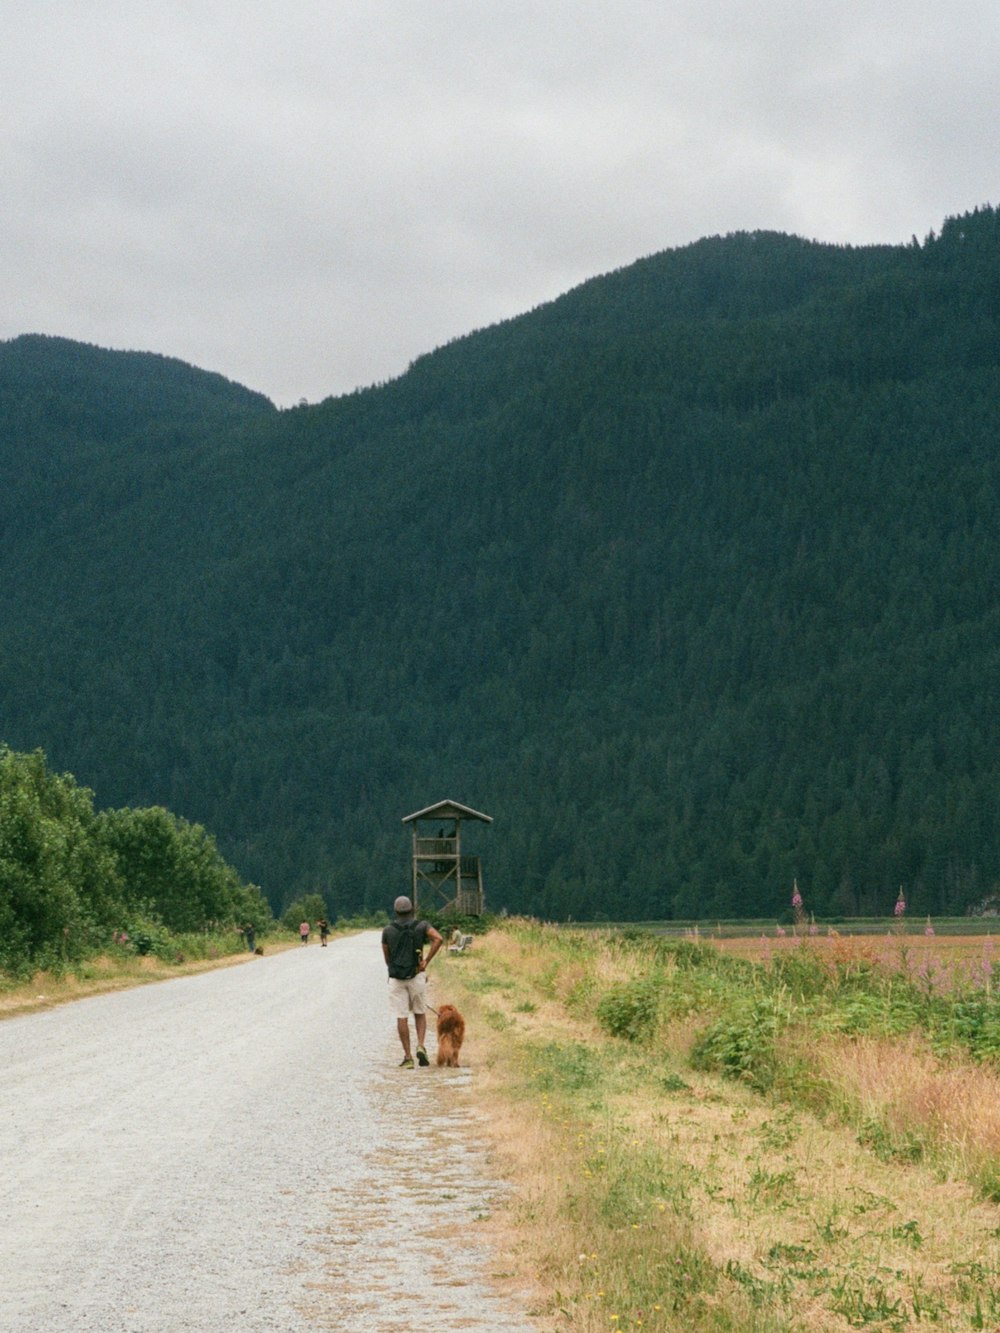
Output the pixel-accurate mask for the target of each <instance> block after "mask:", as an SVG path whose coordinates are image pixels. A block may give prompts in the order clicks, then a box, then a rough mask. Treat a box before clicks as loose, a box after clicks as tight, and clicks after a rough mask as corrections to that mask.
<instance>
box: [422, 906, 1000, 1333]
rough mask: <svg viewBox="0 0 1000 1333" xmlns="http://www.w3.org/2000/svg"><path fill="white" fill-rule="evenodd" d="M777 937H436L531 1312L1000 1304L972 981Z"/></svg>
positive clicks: (834, 1320)
mask: <svg viewBox="0 0 1000 1333" xmlns="http://www.w3.org/2000/svg"><path fill="white" fill-rule="evenodd" d="M792 959H793V961H791V962H789V963H780V962H779V963H778V964H777V966H776V965H775V960H774V959H773V958H772V959H770V960H768V961H766V962H765V961H757V962H755V961H752V960H748V959H745V958H742V959H741V958H731V957H725V956H724V955H723V954H722V953H721V952H720V951H719V950H718V949H716V948H714V947H712V946H709V945H704V944H691V943H690V942H686V941H664V940H659V941H658V940H655V939H652V940H651V939H649V938H646V937H643V938H635V937H633V938H630V937H628V936H627V935H626V936H622V935H621V934H612V933H609V932H605V933H600V932H593V931H589V932H567V931H566V930H564V929H558V930H557V929H553V928H548V927H543V926H539V925H537V924H534V923H525V922H513V923H510V925H509V926H508V927H506V928H505V929H503V930H495V931H493V932H492V933H491V934H490V935H488V936H487V937H485V938H484V939H481V940H477V942H476V946H475V948H474V949H473V950H472V951H471V952H470V953H469V954H467V955H463V956H460V957H456V958H446V959H443V960H442V967H441V972H440V975H439V978H438V982H437V992H438V996H439V998H441V999H445V998H447V999H457V1000H458V1001H459V1003H460V1004H461V1006H462V1008H463V1009H464V1011H465V1013H466V1018H467V1020H468V1021H469V1028H470V1041H469V1043H468V1055H469V1063H470V1064H473V1065H475V1067H476V1079H475V1082H474V1085H473V1088H474V1095H475V1097H476V1099H477V1102H478V1106H479V1109H480V1111H481V1114H482V1121H481V1124H482V1127H483V1129H484V1130H485V1132H487V1133H488V1135H489V1136H490V1139H491V1142H492V1144H493V1146H494V1150H495V1153H496V1156H497V1165H498V1169H499V1170H500V1171H502V1172H503V1173H504V1174H505V1175H507V1176H508V1177H509V1178H510V1179H511V1180H513V1181H514V1182H515V1183H516V1189H515V1191H514V1193H513V1195H512V1198H511V1202H510V1204H509V1206H508V1207H507V1208H505V1209H503V1210H501V1211H500V1212H499V1213H498V1214H497V1215H496V1216H495V1217H494V1219H493V1221H492V1225H493V1226H494V1227H495V1229H496V1239H497V1245H498V1253H500V1254H503V1255H505V1256H506V1257H505V1259H504V1260H503V1261H502V1263H501V1267H502V1268H503V1269H504V1271H505V1272H507V1273H509V1275H510V1276H511V1277H512V1278H514V1279H516V1280H517V1281H519V1282H520V1283H522V1284H525V1283H531V1282H534V1283H535V1284H536V1287H537V1289H538V1291H539V1296H538V1303H537V1314H538V1318H539V1322H540V1325H541V1326H542V1327H544V1328H551V1329H556V1328H560V1329H561V1328H574V1329H583V1330H598V1329H605V1330H606V1329H624V1328H643V1329H646V1330H651V1329H652V1330H681V1329H683V1330H691V1331H692V1333H697V1331H698V1330H734V1331H735V1330H739V1331H740V1333H749V1331H750V1330H759V1331H760V1333H766V1331H767V1330H775V1331H777V1330H826V1329H831V1330H832V1329H848V1328H859V1327H869V1328H883V1329H902V1328H909V1327H912V1326H916V1325H918V1324H936V1325H937V1326H938V1327H942V1328H947V1329H963V1328H970V1329H975V1328H980V1329H994V1328H997V1327H1000V1209H998V1208H997V1206H996V1203H995V1202H994V1201H993V1200H992V1198H991V1197H990V1195H991V1193H992V1191H991V1186H990V1180H991V1171H995V1167H996V1160H997V1159H996V1153H997V1148H998V1146H1000V1140H994V1139H993V1138H992V1137H991V1136H992V1134H993V1128H992V1127H993V1126H995V1125H996V1123H997V1111H996V1107H997V1106H998V1105H1000V1097H998V1093H1000V1082H998V1078H997V1074H996V1072H995V1069H994V1066H993V1065H992V1063H991V1061H992V1058H993V1057H992V1054H991V1053H990V1043H991V1040H992V1038H991V1037H990V1035H989V1028H990V1023H991V1022H992V1018H993V1013H992V1008H991V1005H992V998H991V996H989V995H988V994H978V995H977V994H973V993H971V992H970V991H968V990H965V991H961V990H959V991H956V992H955V993H954V994H953V995H952V996H951V997H950V998H946V997H945V996H944V995H942V994H941V993H939V991H932V993H931V994H926V993H924V992H921V990H920V988H919V986H916V985H915V984H914V982H913V981H912V979H908V978H907V977H906V976H904V975H903V974H902V973H900V972H899V971H898V970H897V971H895V972H892V971H891V970H889V971H886V970H883V969H880V968H872V967H869V965H868V962H866V960H865V959H863V958H861V959H857V958H855V959H851V958H849V957H848V958H844V959H841V960H840V961H838V962H836V964H835V965H833V966H831V963H830V960H829V959H824V958H817V957H816V956H815V955H810V956H808V957H800V956H799V955H798V954H795V955H793V956H792ZM970 1005H971V1006H972V1007H971V1009H970V1007H969V1006H970ZM977 1005H978V1006H979V1007H978V1009H977V1008H976V1006H977ZM977 1042H978V1043H979V1045H978V1048H977ZM904 1103H905V1106H906V1115H905V1118H904V1116H903V1111H902V1109H901V1108H903V1106H904Z"/></svg>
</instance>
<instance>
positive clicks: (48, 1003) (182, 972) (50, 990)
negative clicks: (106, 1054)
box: [0, 932, 301, 1020]
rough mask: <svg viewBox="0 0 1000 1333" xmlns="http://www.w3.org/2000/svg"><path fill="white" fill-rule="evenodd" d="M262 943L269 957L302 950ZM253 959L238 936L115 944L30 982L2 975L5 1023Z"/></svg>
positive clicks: (0, 1006)
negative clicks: (149, 947) (145, 946)
mask: <svg viewBox="0 0 1000 1333" xmlns="http://www.w3.org/2000/svg"><path fill="white" fill-rule="evenodd" d="M261 943H262V947H263V948H264V949H265V951H266V952H267V953H276V952H278V951H279V950H282V949H290V948H292V947H295V948H300V947H301V945H300V944H299V941H298V939H297V938H296V937H294V936H291V935H286V934H284V933H276V934H274V935H270V936H267V937H266V938H265V939H264V940H262V942H261ZM252 961H253V955H252V954H250V953H249V952H248V951H247V949H246V947H245V945H244V944H243V943H242V940H241V939H240V937H239V936H238V935H237V934H236V932H228V933H226V934H225V935H192V936H180V935H172V936H166V935H165V934H164V935H163V937H162V939H161V940H160V941H159V947H157V948H156V950H155V951H150V952H149V953H137V952H136V951H135V950H134V949H132V948H128V947H118V946H112V947H111V948H109V949H108V951H107V952H106V953H102V954H98V955H95V956H94V957H93V958H88V959H86V960H84V961H83V962H80V963H76V964H74V965H73V966H72V967H67V968H65V969H62V970H60V971H58V972H53V971H43V972H36V973H35V974H34V976H32V977H30V978H28V979H27V980H20V979H16V978H9V977H8V978H5V977H3V976H2V975H0V1020H2V1019H4V1018H14V1017H16V1016H17V1015H19V1014H28V1013H32V1012H34V1011H36V1010H39V1009H51V1008H53V1007H54V1006H55V1005H59V1004H68V1003H69V1002H71V1001H72V1000H81V999H84V998H85V997H86V996H88V995H101V994H104V993H105V992H107V991H115V990H126V989H128V988H129V987H130V986H141V985H145V984H147V983H148V982H151V981H167V980H169V979H170V978H171V977H181V976H187V975H190V974H191V973H194V972H206V971H208V970H210V969H211V968H216V967H232V966H234V965H235V964H237V963H244V962H252Z"/></svg>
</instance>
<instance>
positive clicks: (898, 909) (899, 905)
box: [892, 884, 906, 919]
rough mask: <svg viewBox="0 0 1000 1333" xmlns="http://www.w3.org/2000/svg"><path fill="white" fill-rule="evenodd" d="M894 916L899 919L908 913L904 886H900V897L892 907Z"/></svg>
mask: <svg viewBox="0 0 1000 1333" xmlns="http://www.w3.org/2000/svg"><path fill="white" fill-rule="evenodd" d="M892 911H893V916H895V917H896V918H897V919H899V918H900V917H904V916H905V915H906V899H905V898H904V897H903V886H902V884H900V886H899V897H898V898H897V899H896V906H895V907H894V908H893V909H892Z"/></svg>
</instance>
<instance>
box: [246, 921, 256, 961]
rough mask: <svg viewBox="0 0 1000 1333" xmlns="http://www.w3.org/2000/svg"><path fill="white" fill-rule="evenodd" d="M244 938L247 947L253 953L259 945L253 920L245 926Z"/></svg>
mask: <svg viewBox="0 0 1000 1333" xmlns="http://www.w3.org/2000/svg"><path fill="white" fill-rule="evenodd" d="M243 938H244V939H245V940H246V942H247V949H248V950H249V951H250V953H253V951H254V949H255V948H256V946H257V930H256V928H255V926H254V924H253V922H252V921H248V922H247V924H246V925H245V926H244V927H243Z"/></svg>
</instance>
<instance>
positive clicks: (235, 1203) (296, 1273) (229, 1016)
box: [0, 933, 535, 1333]
mask: <svg viewBox="0 0 1000 1333" xmlns="http://www.w3.org/2000/svg"><path fill="white" fill-rule="evenodd" d="M431 972H432V975H433V967H432V969H431ZM429 1026H430V1030H431V1034H433V1021H432V1022H431V1024H430V1025H429ZM400 1054H401V1053H400V1051H399V1046H398V1042H397V1040H396V1037H395V1032H394V1022H393V1020H392V1018H391V1017H390V1015H389V1011H388V1005H387V1003H386V999H385V969H384V966H383V964H382V956H381V951H380V949H379V943H378V935H377V934H372V933H365V934H363V935H358V936H353V937H349V938H346V939H341V940H333V941H331V943H330V945H329V947H328V948H326V949H323V948H321V947H320V946H319V945H318V944H310V945H308V946H306V947H302V948H296V949H293V950H290V951H287V952H285V953H280V954H275V955H273V956H271V957H267V956H265V957H264V958H254V959H250V960H248V961H247V962H246V963H244V964H241V965H240V966H237V967H229V968H224V969H220V970H217V971H214V972H206V973H202V974H200V975H197V976H192V977H185V978H180V979H177V980H174V981H169V982H164V983H160V984H156V985H149V986H142V987H139V988H136V989H133V990H128V991H120V992H117V993H115V994H111V995H105V996H100V997H96V998H93V999H87V1000H80V1001H78V1002H76V1003H74V1004H71V1005H64V1006H62V1007H60V1008H57V1009H52V1010H50V1011H47V1012H43V1013H37V1014H32V1015H28V1016H25V1017H22V1018H14V1019H9V1020H7V1021H6V1022H3V1023H0V1163H2V1182H3V1183H2V1188H0V1329H2V1330H4V1333H26V1331H29V1330H30V1333H35V1331H36V1330H37V1331H38V1333H43V1331H44V1333H60V1331H62V1330H65V1331H66V1333H125V1331H128V1333H182V1331H183V1330H212V1331H213V1333H220V1331H225V1330H241V1331H243V1330H246V1331H247V1333H252V1331H253V1330H265V1329H267V1330H281V1333H297V1331H299V1330H311V1329H317V1328H324V1329H344V1330H354V1329H358V1330H360V1329H367V1330H371V1329H374V1330H379V1331H383V1333H392V1331H394V1330H397V1329H398V1330H421V1329H435V1330H448V1329H481V1330H519V1331H520V1333H529V1330H531V1329H532V1328H534V1327H535V1325H534V1324H533V1322H532V1321H531V1319H530V1318H529V1317H528V1315H527V1314H526V1313H525V1312H524V1311H523V1310H517V1309H515V1308H513V1307H512V1305H511V1303H510V1301H509V1300H508V1299H507V1298H505V1297H504V1296H502V1295H501V1294H500V1293H499V1292H498V1291H497V1290H495V1289H494V1288H492V1287H491V1286H490V1284H489V1282H488V1279H487V1274H488V1272H489V1271H490V1268H489V1265H490V1256H489V1253H488V1251H487V1250H486V1248H485V1245H484V1243H483V1240H482V1237H481V1236H477V1234H476V1228H477V1219H478V1218H481V1217H482V1216H483V1215H484V1214H485V1213H488V1211H489V1209H490V1206H491V1203H492V1202H493V1201H494V1200H495V1198H496V1197H497V1193H498V1190H499V1189H500V1187H499V1186H498V1184H497V1183H496V1182H495V1181H491V1180H490V1179H489V1176H488V1168H487V1164H486V1161H485V1158H484V1154H483V1151H482V1149H481V1147H480V1146H479V1142H478V1136H477V1135H476V1133H475V1127H474V1125H470V1123H469V1116H470V1113H469V1110H468V1107H467V1105H466V1097H465V1095H464V1089H465V1088H466V1087H467V1084H468V1080H469V1078H470V1077H472V1075H471V1073H470V1071H469V1070H468V1069H459V1070H438V1069H437V1068H436V1067H434V1066H433V1065H432V1066H431V1068H430V1069H423V1070H421V1069H419V1068H418V1069H416V1070H413V1071H409V1070H403V1069H399V1068H398V1067H397V1065H398V1061H399V1059H400ZM431 1055H432V1059H433V1042H432V1043H431Z"/></svg>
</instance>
